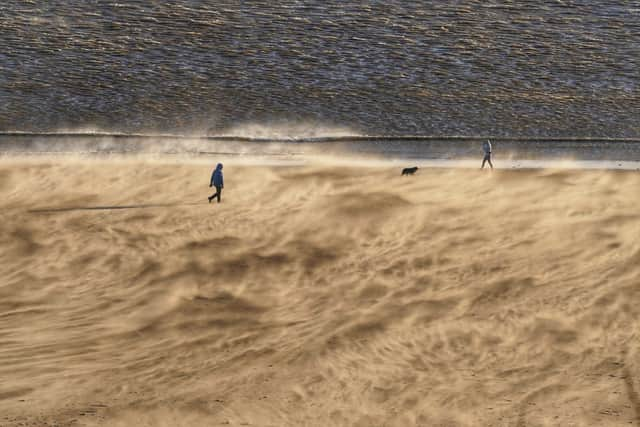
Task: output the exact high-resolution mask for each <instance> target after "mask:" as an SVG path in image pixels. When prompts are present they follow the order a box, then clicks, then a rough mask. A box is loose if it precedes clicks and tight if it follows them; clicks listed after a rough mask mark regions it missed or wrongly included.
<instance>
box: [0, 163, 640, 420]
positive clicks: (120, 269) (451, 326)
mask: <svg viewBox="0 0 640 427" xmlns="http://www.w3.org/2000/svg"><path fill="white" fill-rule="evenodd" d="M210 166H211V165H209V164H205V163H204V162H201V161H198V162H196V161H192V162H186V161H184V162H183V161H177V160H176V161H164V162H160V161H154V162H151V161H147V162H145V161H141V160H135V161H125V160H110V161H107V160H103V161H98V160H92V161H90V160H87V159H84V160H82V161H74V160H71V159H65V158H64V157H59V158H55V159H54V158H51V159H47V158H38V159H18V158H3V159H0V200H1V201H0V206H1V209H0V277H1V278H2V279H1V280H0V379H1V381H0V425H2V426H18V425H34V426H36V425H37V426H44V425H58V426H70V425H90V426H93V425H104V426H145V425H146V426H196V425H219V424H229V425H254V426H285V425H291V426H299V425H317V426H326V425H350V426H351V425H357V426H376V425H387V426H407V425H424V426H480V425H483V426H489V425H495V426H525V425H526V426H545V425H554V426H555V425H557V426H570V425H575V426H583V425H615V426H618V425H619V426H622V425H625V426H626V425H638V424H640V397H639V393H640V377H639V375H640V362H639V361H640V344H639V342H640V341H639V340H638V330H639V329H638V327H639V326H640V325H639V323H640V322H639V320H638V319H639V315H640V286H639V285H638V282H639V279H640V242H639V241H638V238H637V237H638V235H639V232H640V221H639V220H640V213H639V212H640V201H639V199H638V198H637V191H638V188H639V186H640V174H639V173H638V172H637V171H603V170H590V171H586V170H585V171H580V170H543V169H542V170H496V171H494V172H493V173H491V172H489V171H486V170H485V171H479V170H469V169H442V168H439V169H421V170H419V171H418V173H417V174H416V175H415V176H412V177H401V176H400V169H399V168H397V167H392V166H379V167H363V166H351V167H349V166H347V165H344V164H342V165H341V166H335V165H331V164H330V163H324V164H321V165H320V164H318V165H314V164H309V165H306V166H298V167H267V166H247V165H234V164H233V163H226V166H225V182H226V188H225V190H224V193H223V202H222V203H221V204H216V203H213V204H208V203H207V200H206V196H207V195H208V194H210V193H209V188H208V180H209V174H210ZM21 423H22V424H21Z"/></svg>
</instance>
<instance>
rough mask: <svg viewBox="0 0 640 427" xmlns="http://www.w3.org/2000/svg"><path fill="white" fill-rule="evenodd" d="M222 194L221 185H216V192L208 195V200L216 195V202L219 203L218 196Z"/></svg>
mask: <svg viewBox="0 0 640 427" xmlns="http://www.w3.org/2000/svg"><path fill="white" fill-rule="evenodd" d="M221 195H222V187H219V186H217V185H216V192H215V193H213V194H212V195H211V197H209V200H213V199H215V198H216V197H217V198H218V203H220V196H221Z"/></svg>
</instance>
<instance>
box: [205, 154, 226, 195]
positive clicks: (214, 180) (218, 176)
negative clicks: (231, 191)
mask: <svg viewBox="0 0 640 427" xmlns="http://www.w3.org/2000/svg"><path fill="white" fill-rule="evenodd" d="M209 187H216V192H215V193H213V194H212V195H211V196H209V197H207V199H209V203H211V201H212V200H213V199H215V198H216V197H217V198H218V203H220V196H221V195H222V189H223V188H224V179H223V177H222V163H218V166H216V169H215V170H214V171H213V173H212V174H211V183H210V184H209Z"/></svg>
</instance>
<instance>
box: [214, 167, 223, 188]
mask: <svg viewBox="0 0 640 427" xmlns="http://www.w3.org/2000/svg"><path fill="white" fill-rule="evenodd" d="M211 185H213V186H214V187H224V179H223V177H222V163H218V166H216V170H214V171H213V173H212V174H211Z"/></svg>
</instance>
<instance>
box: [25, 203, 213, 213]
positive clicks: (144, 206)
mask: <svg viewBox="0 0 640 427" xmlns="http://www.w3.org/2000/svg"><path fill="white" fill-rule="evenodd" d="M204 204H207V203H201V202H194V203H148V204H138V205H119V206H118V205H114V206H73V207H68V208H43V209H30V210H28V211H27V212H28V213H60V212H74V211H112V210H122V209H150V208H166V207H178V206H196V205H204Z"/></svg>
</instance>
